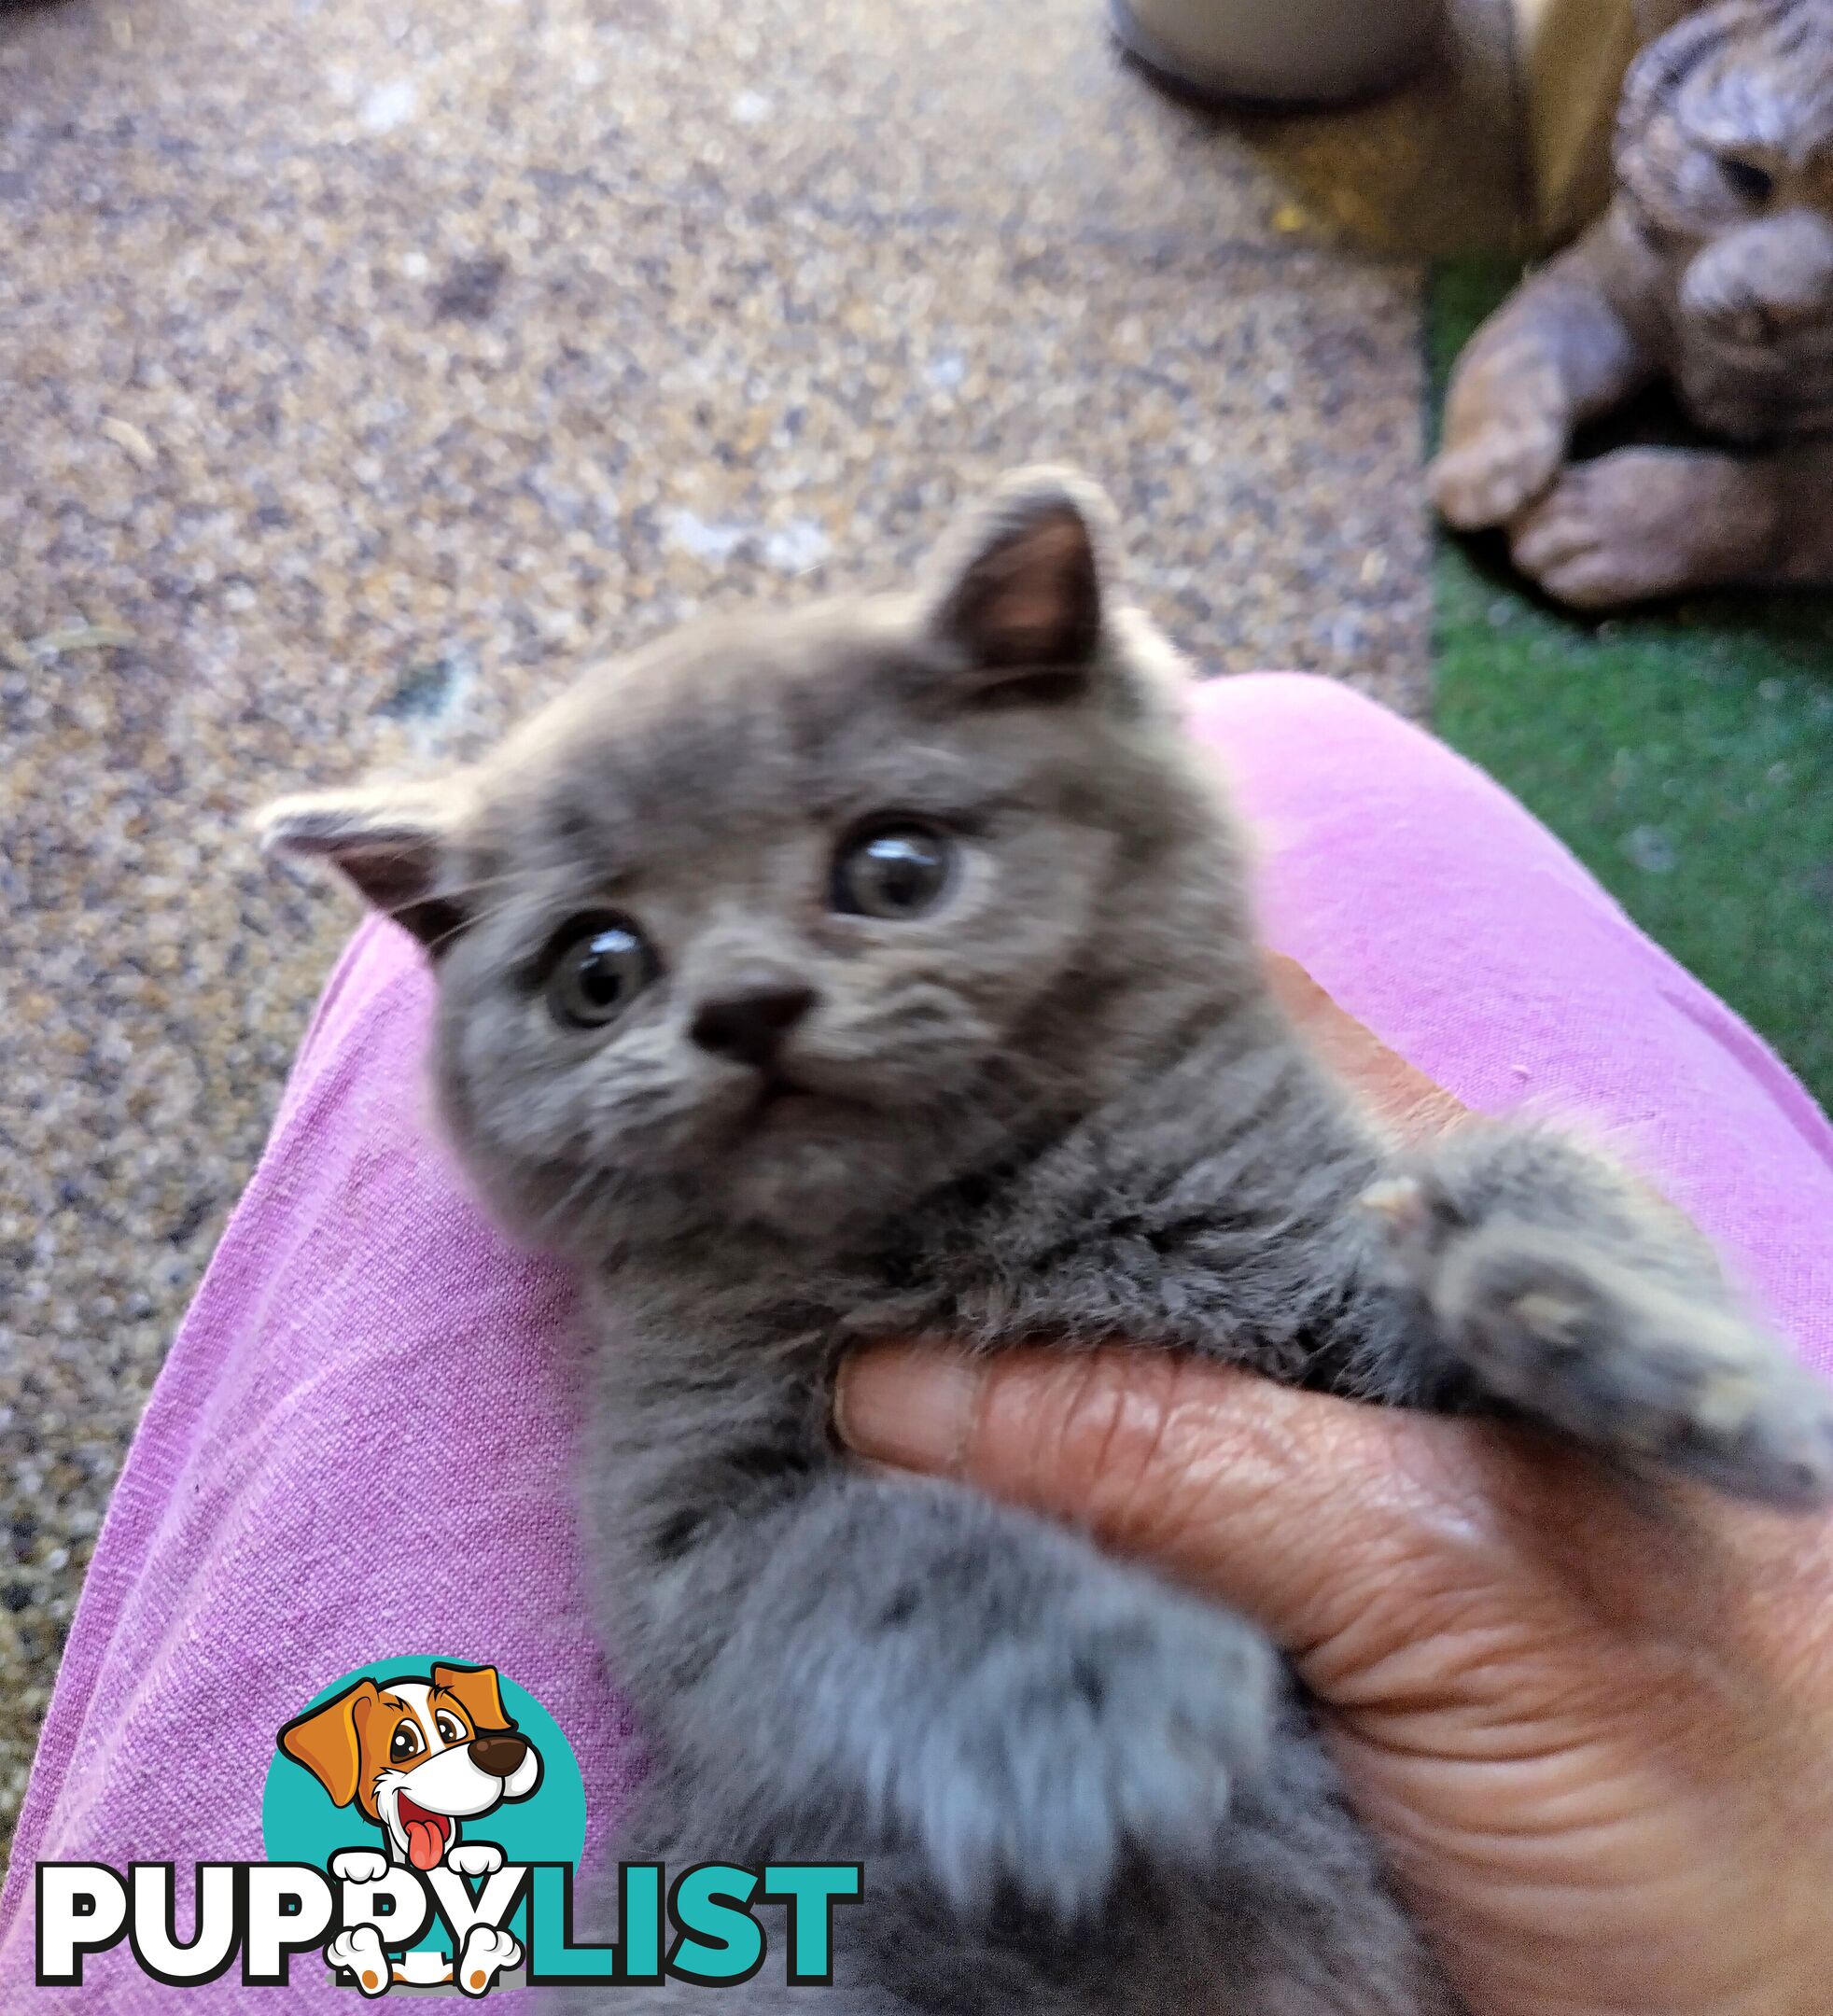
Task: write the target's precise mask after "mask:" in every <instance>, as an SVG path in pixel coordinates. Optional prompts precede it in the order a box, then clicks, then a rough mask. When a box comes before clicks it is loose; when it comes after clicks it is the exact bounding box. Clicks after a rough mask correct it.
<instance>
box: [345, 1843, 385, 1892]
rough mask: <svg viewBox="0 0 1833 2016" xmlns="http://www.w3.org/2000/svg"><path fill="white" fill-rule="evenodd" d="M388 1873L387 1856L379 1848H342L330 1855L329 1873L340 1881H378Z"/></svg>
mask: <svg viewBox="0 0 1833 2016" xmlns="http://www.w3.org/2000/svg"><path fill="white" fill-rule="evenodd" d="M387 1873H388V1857H387V1856H386V1855H384V1854H383V1853H382V1851H381V1849H379V1848H343V1849H340V1850H339V1851H338V1853H337V1854H336V1855H333V1856H332V1857H331V1874H332V1875H333V1876H335V1877H336V1878H337V1879H338V1881H339V1882H340V1883H380V1882H381V1881H382V1879H383V1878H384V1877H385V1875H387Z"/></svg>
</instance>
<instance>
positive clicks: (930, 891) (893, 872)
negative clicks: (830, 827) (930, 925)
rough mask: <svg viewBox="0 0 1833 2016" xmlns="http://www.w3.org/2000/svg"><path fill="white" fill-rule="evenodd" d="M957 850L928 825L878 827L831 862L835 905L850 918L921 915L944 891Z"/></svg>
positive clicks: (934, 904)
mask: <svg viewBox="0 0 1833 2016" xmlns="http://www.w3.org/2000/svg"><path fill="white" fill-rule="evenodd" d="M954 858H955V850H954V848H953V847H952V846H951V845H950V843H949V842H948V841H947V840H945V839H944V837H943V836H942V834H941V833H934V832H931V831H930V828H929V827H927V826H910V825H898V826H880V827H878V828H877V829H876V830H875V831H874V832H872V833H864V834H861V837H860V838H859V839H857V840H855V841H853V842H852V843H851V844H850V845H849V846H848V847H847V848H846V850H845V851H844V852H843V853H842V854H841V856H840V859H839V860H838V861H835V862H834V864H833V907H834V908H835V909H836V910H839V911H843V912H845V913H846V914H847V916H850V917H889V918H892V919H897V918H903V917H921V916H922V915H923V913H924V912H925V911H926V910H933V909H934V908H935V906H936V904H937V903H940V902H941V901H942V898H943V896H944V893H945V892H946V890H947V888H948V883H949V879H950V875H951V871H952V869H953V865H954Z"/></svg>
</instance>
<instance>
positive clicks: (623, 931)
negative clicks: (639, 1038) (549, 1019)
mask: <svg viewBox="0 0 1833 2016" xmlns="http://www.w3.org/2000/svg"><path fill="white" fill-rule="evenodd" d="M654 977H655V957H654V955H653V954H652V953H651V950H650V948H649V946H648V945H647V944H646V943H645V942H644V939H643V937H642V934H641V933H640V932H639V931H637V928H636V926H635V925H633V924H628V923H625V922H624V921H623V918H621V917H595V918H594V919H593V920H592V921H591V922H590V923H588V924H586V925H585V926H583V927H582V928H581V930H579V931H576V932H574V933H572V934H569V935H568V936H567V939H566V941H565V943H564V944H563V945H562V947H561V951H560V954H559V957H558V958H557V959H554V960H553V963H552V965H551V967H550V969H549V973H548V982H547V999H548V1006H549V1008H550V1009H551V1010H552V1011H553V1018H554V1020H555V1021H556V1022H564V1023H565V1024H567V1027H568V1028H570V1029H602V1028H603V1027H604V1026H605V1024H606V1023H607V1022H609V1021H612V1020H614V1019H615V1018H616V1017H617V1016H618V1015H622V1014H623V1011H624V1010H625V1009H626V1008H627V1007H628V1006H629V1005H630V1003H631V1002H632V1001H635V1000H636V998H637V995H638V994H640V993H641V992H642V990H643V989H644V987H647V986H648V985H649V983H650V982H651V980H652V979H653V978H654Z"/></svg>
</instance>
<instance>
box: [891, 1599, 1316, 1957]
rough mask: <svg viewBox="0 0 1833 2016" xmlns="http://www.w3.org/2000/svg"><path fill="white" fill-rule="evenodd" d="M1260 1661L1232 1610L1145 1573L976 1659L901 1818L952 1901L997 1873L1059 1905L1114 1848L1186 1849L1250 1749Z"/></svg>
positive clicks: (1190, 1851)
mask: <svg viewBox="0 0 1833 2016" xmlns="http://www.w3.org/2000/svg"><path fill="white" fill-rule="evenodd" d="M1276 1673H1277V1661H1276V1660H1275V1658H1274V1656H1273V1653H1272V1651H1271V1648H1270V1647H1269V1646H1268V1645H1267V1644H1266V1640H1265V1639H1264V1638H1263V1637H1262V1636H1261V1635H1260V1633H1259V1632H1258V1631H1255V1630H1253V1629H1252V1626H1250V1625H1249V1624H1247V1623H1246V1622H1245V1621H1243V1620H1242V1619H1241V1618H1239V1617H1233V1616H1230V1615H1229V1614H1228V1613H1226V1612H1224V1611H1221V1610H1216V1609H1213V1608H1210V1606H1208V1605H1206V1604H1203V1603H1196V1602H1195V1601H1194V1600H1191V1599H1188V1598H1185V1597H1182V1596H1179V1595H1176V1594H1174V1593H1172V1592H1171V1591H1169V1590H1161V1589H1159V1588H1157V1587H1156V1586H1155V1585H1145V1586H1142V1587H1141V1589H1140V1590H1139V1592H1138V1597H1137V1600H1136V1601H1134V1602H1132V1603H1113V1602H1112V1601H1109V1602H1107V1603H1104V1605H1103V1608H1102V1613H1101V1614H1100V1615H1099V1616H1098V1617H1093V1618H1089V1619H1084V1620H1078V1619H1073V1618H1071V1619H1065V1620H1064V1621H1063V1624H1062V1627H1061V1629H1060V1630H1059V1631H1056V1633H1055V1634H1054V1635H1053V1636H1052V1638H1051V1639H1050V1640H1049V1642H1047V1643H1043V1644H1037V1645H1013V1646H1011V1647H1010V1648H1009V1650H1007V1651H1006V1652H1005V1653H1004V1654H1003V1655H1002V1656H1000V1657H999V1658H996V1659H989V1660H988V1662H987V1665H986V1670H985V1673H984V1677H982V1678H981V1679H980V1680H979V1681H978V1683H977V1685H976V1687H975V1688H974V1689H973V1693H974V1696H975V1698H974V1699H972V1700H961V1701H958V1702H957V1703H956V1706H957V1707H958V1710H959V1711H960V1713H959V1715H958V1718H956V1719H955V1721H954V1723H953V1729H954V1731H955V1732H956V1733H955V1736H954V1738H953V1741H952V1743H951V1744H950V1747H953V1748H955V1750H956V1754H955V1755H953V1756H951V1757H946V1758H944V1757H937V1756H934V1755H933V1754H932V1755H931V1756H930V1757H928V1758H926V1759H925V1760H924V1770H923V1778H922V1785H921V1791H920V1794H919V1797H920V1800H921V1804H920V1810H919V1813H918V1815H917V1821H918V1827H919V1830H920V1832H921V1834H922V1836H923V1839H924V1841H925V1843H926V1845H927V1847H928V1848H929V1851H930V1859H931V1861H932V1864H933V1866H934V1868H935V1870H936V1873H937V1875H938V1876H939V1878H940V1879H941V1881H942V1883H944V1887H945V1888H946V1889H947V1890H948V1891H949V1893H950V1895H951V1896H952V1897H954V1899H955V1901H956V1902H957V1903H958V1905H961V1906H962V1907H964V1908H970V1909H972V1908H984V1907H986V1906H987V1905H989V1904H991V1903H993V1902H994V1901H995V1899H996V1897H997V1896H998V1894H999V1892H1000V1890H1001V1889H1002V1888H1005V1887H1006V1886H1010V1887H1011V1888H1012V1889H1014V1890H1015V1891H1016V1892H1017V1893H1018V1894H1019V1895H1020V1896H1022V1897H1025V1898H1026V1899H1028V1901H1029V1902H1031V1903H1033V1904H1035V1905H1038V1906H1040V1907H1042V1909H1044V1910H1046V1911H1050V1912H1052V1913H1054V1914H1055V1915H1056V1916H1057V1917H1058V1918H1059V1919H1062V1920H1064V1921H1070V1920H1073V1919H1075V1918H1077V1917H1079V1916H1081V1915H1082V1914H1084V1913H1085V1912H1086V1911H1089V1910H1091V1909H1093V1908H1094V1907H1095V1906H1096V1905H1098V1903H1099V1902H1100V1900H1101V1898H1102V1897H1104V1896H1105V1895H1106V1893H1107V1890H1108V1888H1109V1885H1110V1884H1111V1883H1112V1880H1113V1877H1114V1874H1115V1872H1116V1870H1117V1869H1118V1867H1119V1865H1120V1862H1121V1859H1122V1857H1123V1855H1125V1854H1126V1853H1127V1852H1129V1851H1134V1852H1139V1853H1141V1854H1144V1855H1148V1856H1150V1857H1152V1858H1154V1859H1155V1860H1161V1861H1165V1862H1168V1863H1175V1862H1188V1861H1200V1860H1202V1859H1203V1858H1204V1857H1205V1855H1207V1854H1208V1852H1209V1851H1210V1849H1211V1847H1212V1846H1213V1843H1214V1841H1215V1839H1216V1835H1217V1832H1218V1830H1219V1829H1220V1828H1221V1827H1223V1826H1224V1824H1225V1821H1226V1817H1227V1813H1228V1805H1229V1798H1230V1792H1231V1788H1232V1786H1233V1785H1234V1783H1235V1781H1236V1780H1237V1779H1238V1777H1239V1776H1241V1775H1242V1774H1244V1773H1246V1772H1249V1771H1252V1770H1253V1769H1254V1768H1255V1767H1256V1765H1257V1764H1258V1762H1259V1759H1260V1757H1261V1756H1262V1755H1263V1753H1264V1750H1265V1746H1266V1737H1267V1729H1268V1725H1269V1721H1270V1717H1271V1715H1272V1695H1273V1688H1274V1686H1275V1678H1276Z"/></svg>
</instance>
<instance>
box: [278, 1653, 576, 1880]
mask: <svg viewBox="0 0 1833 2016" xmlns="http://www.w3.org/2000/svg"><path fill="white" fill-rule="evenodd" d="M279 1743H280V1747H281V1749H282V1750H284V1751H285V1752H286V1754H287V1756H288V1757H292V1758H293V1759H294V1760H295V1761H296V1762H298V1763H301V1764H302V1765H304V1767H305V1768H306V1770H307V1771H310V1772H311V1773H312V1775H313V1776H314V1777H315V1779H317V1781H318V1783H319V1784H320V1785H323V1786H324V1788H325V1790H326V1791H327V1792H328V1793H329V1795H330V1798H331V1800H332V1802H333V1803H334V1804H336V1805H338V1806H355V1807H356V1808H357V1811H358V1812H359V1813H362V1814H363V1815H364V1816H365V1817H366V1818H368V1819H370V1820H372V1821H373V1822H374V1823H375V1825H376V1826H377V1827H380V1828H381V1829H382V1832H383V1836H384V1838H385V1841H386V1843H387V1850H388V1858H389V1860H390V1861H392V1862H406V1863H411V1864H412V1865H413V1868H415V1869H419V1870H421V1871H422V1872H423V1873H424V1872H425V1871H427V1870H428V1869H437V1868H438V1867H439V1866H440V1864H441V1862H444V1861H446V1860H447V1858H448V1857H449V1856H451V1855H452V1854H453V1851H454V1849H455V1848H456V1847H457V1843H458V1833H459V1827H460V1824H461V1823H462V1822H463V1821H466V1820H475V1819H478V1818H480V1817H481V1816H482V1815H483V1814H484V1813H492V1812H494V1811H495V1810H496V1809H497V1807H498V1806H500V1805H501V1804H502V1802H503V1801H504V1800H505V1799H527V1798H528V1797H529V1796H530V1795H531V1794H532V1793H533V1792H534V1790H535V1789H536V1787H537V1786H538V1785H539V1784H540V1782H541V1759H540V1756H539V1752H538V1751H537V1750H536V1748H535V1746H534V1744H533V1743H530V1742H529V1741H528V1739H527V1738H526V1737H525V1736H524V1735H523V1734H522V1733H521V1731H520V1730H518V1729H517V1728H516V1726H515V1723H514V1721H513V1720H512V1719H511V1716H510V1715H509V1714H508V1713H507V1712H506V1711H505V1709H504V1707H503V1696H502V1690H501V1688H500V1687H499V1686H498V1684H497V1669H496V1668H495V1667H494V1666H435V1667H434V1668H433V1669H432V1672H431V1673H430V1674H429V1675H428V1676H427V1678H426V1679H425V1680H389V1681H385V1682H384V1683H382V1684H381V1685H380V1686H378V1685H377V1683H376V1682H375V1681H373V1680H367V1679H365V1680H358V1681H357V1683H356V1684H355V1685H354V1686H352V1687H345V1688H344V1690H343V1693H342V1694H339V1695H337V1696H335V1697H334V1698H333V1699H332V1700H330V1701H326V1702H325V1703H324V1704H323V1705H322V1706H321V1707H317V1708H314V1709H311V1710H309V1711H308V1712H307V1713H306V1714H305V1715H298V1716H296V1717H295V1718H294V1719H293V1720H292V1721H290V1722H288V1723H287V1726H286V1728H285V1729H282V1730H281V1731H280V1737H279ZM495 1859H500V1857H497V1858H495ZM472 1860H473V1857H472V1856H471V1855H466V1854H464V1853H463V1852H461V1853H460V1855H458V1856H457V1857H455V1859H454V1860H453V1862H452V1866H453V1867H455V1868H457V1867H461V1866H465V1867H469V1864H470V1862H471V1861H472ZM480 1866H481V1865H480Z"/></svg>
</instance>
